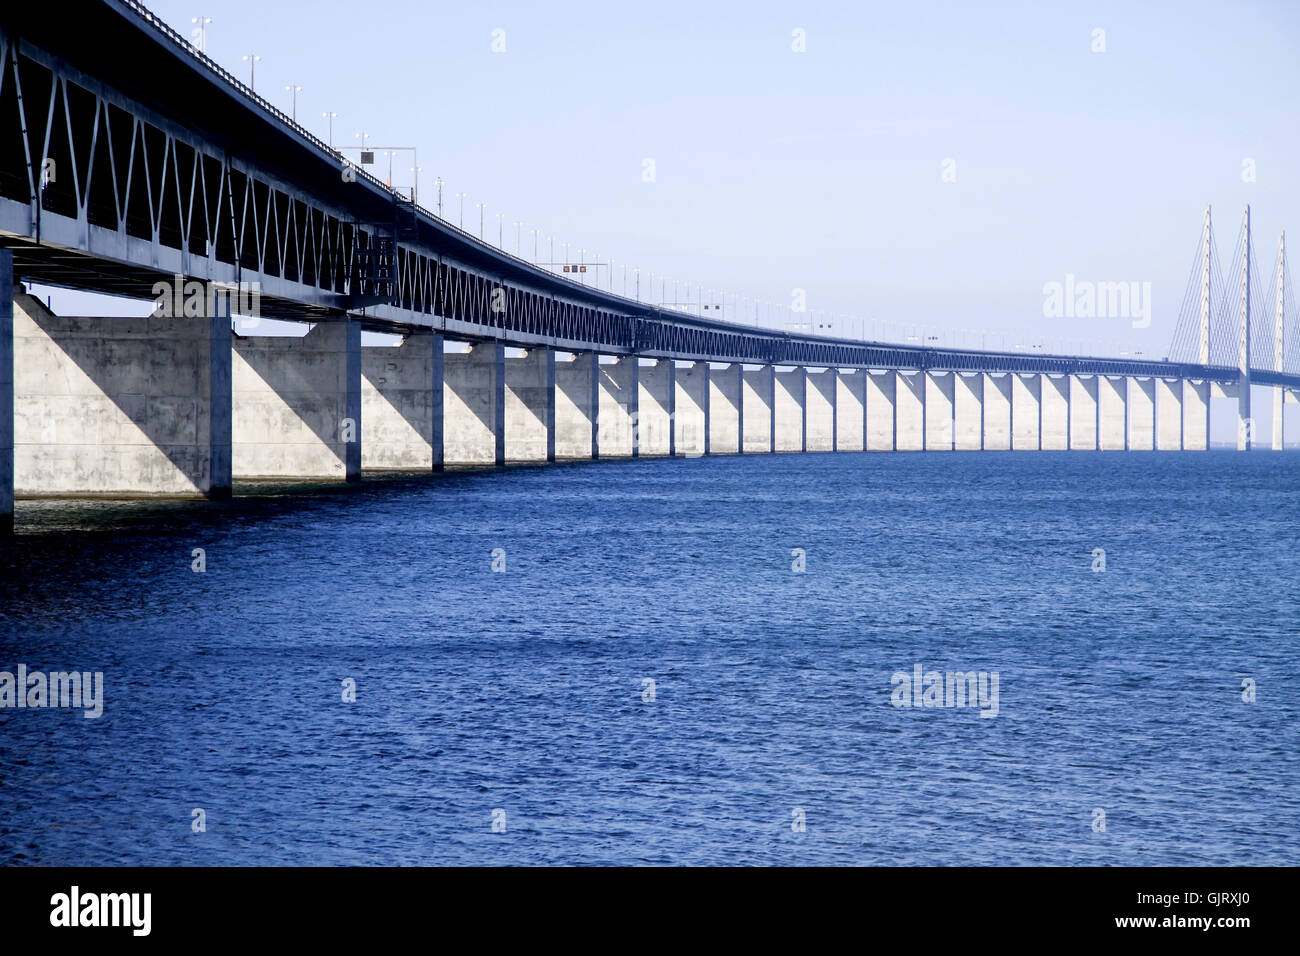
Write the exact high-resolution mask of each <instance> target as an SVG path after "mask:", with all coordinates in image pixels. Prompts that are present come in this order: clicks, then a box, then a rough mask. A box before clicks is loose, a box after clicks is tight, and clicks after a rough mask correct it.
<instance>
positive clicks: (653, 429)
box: [637, 359, 677, 455]
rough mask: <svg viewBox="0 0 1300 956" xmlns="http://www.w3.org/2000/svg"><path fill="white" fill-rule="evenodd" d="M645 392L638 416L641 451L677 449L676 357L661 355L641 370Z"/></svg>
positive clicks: (657, 452) (661, 452)
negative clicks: (674, 437) (664, 357)
mask: <svg viewBox="0 0 1300 956" xmlns="http://www.w3.org/2000/svg"><path fill="white" fill-rule="evenodd" d="M640 382H641V386H640V387H641V392H640V395H639V396H638V399H637V401H638V405H637V408H638V410H639V412H640V414H639V416H638V418H637V426H638V436H639V439H640V453H641V454H643V455H671V454H672V453H673V419H674V418H675V417H676V413H675V408H676V402H677V388H676V382H677V367H676V365H675V364H674V363H673V360H672V359H659V360H658V361H657V362H655V364H654V365H649V366H646V367H645V368H643V369H641V372H640Z"/></svg>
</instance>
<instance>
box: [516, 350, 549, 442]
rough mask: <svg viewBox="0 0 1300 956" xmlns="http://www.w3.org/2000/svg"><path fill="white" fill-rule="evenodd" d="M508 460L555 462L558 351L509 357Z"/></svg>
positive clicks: (531, 352) (529, 352) (541, 351)
mask: <svg viewBox="0 0 1300 956" xmlns="http://www.w3.org/2000/svg"><path fill="white" fill-rule="evenodd" d="M505 379H506V387H505V410H506V411H505V432H506V446H505V457H506V461H519V462H539V461H541V462H545V461H555V352H554V350H552V349H548V348H535V349H529V350H528V351H527V352H525V353H524V354H523V355H521V356H517V357H514V358H507V359H506V360H505Z"/></svg>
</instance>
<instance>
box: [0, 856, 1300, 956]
mask: <svg viewBox="0 0 1300 956" xmlns="http://www.w3.org/2000/svg"><path fill="white" fill-rule="evenodd" d="M1293 883H1294V872H1293V871H1290V870H1286V869H1257V868H1224V869H1198V868H1130V869H1101V868H1095V869H1088V868H1079V869H1064V868H1062V869H1033V868H988V869H985V868H970V869H939V868H933V869H919V868H895V869H889V868H881V869H620V870H606V869H590V868H570V869H548V870H535V869H447V870H441V869H424V868H409V869H379V868H364V867H359V868H344V869H314V868H283V869H281V868H266V869H256V868H213V869H197V868H177V869H143V868H124V869H108V868H85V869H76V868H68V869H63V868H49V869H46V868H19V867H10V868H6V869H0V925H3V926H4V938H5V941H6V944H9V943H14V942H17V941H19V940H22V939H28V938H33V937H35V938H40V939H42V940H44V939H48V940H49V941H51V942H55V943H57V942H58V941H59V938H60V937H64V938H66V939H67V940H68V941H72V942H75V943H78V944H84V943H86V942H95V941H98V940H103V941H108V940H109V939H114V940H116V941H117V942H118V943H127V944H128V945H130V944H132V943H140V944H148V943H150V942H152V941H157V942H162V943H165V944H172V943H188V942H201V943H219V942H227V941H229V942H245V941H248V942H277V941H281V940H283V941H286V942H288V941H292V942H293V943H294V944H295V945H300V944H302V943H304V942H309V941H311V940H313V939H319V940H320V941H321V942H324V943H340V942H344V941H345V940H346V939H348V938H352V937H355V936H356V935H357V934H363V935H364V937H365V938H366V940H367V941H368V942H379V941H383V940H385V939H387V938H392V939H393V940H394V941H395V942H396V941H401V940H403V939H407V938H410V936H411V934H412V933H416V934H419V935H420V936H423V937H424V938H429V935H430V934H432V939H433V940H434V941H435V942H436V941H437V940H440V939H442V938H443V936H444V935H445V934H446V933H448V932H457V935H456V936H455V937H448V938H449V939H463V938H464V937H463V935H461V934H463V933H469V934H471V938H472V937H478V938H480V939H483V940H484V941H487V940H489V939H490V940H494V941H495V940H499V939H500V938H501V937H502V936H503V935H508V934H511V933H521V934H525V935H528V936H530V937H532V938H534V939H537V938H538V936H539V934H541V935H543V936H545V935H550V934H552V933H561V934H563V937H564V938H565V939H566V940H570V941H572V940H577V939H581V938H583V937H590V938H592V939H593V940H601V941H604V942H605V943H606V944H613V945H617V944H618V940H619V938H620V936H619V935H617V934H618V932H619V930H618V927H620V926H621V927H623V930H624V931H626V932H627V933H628V934H629V935H628V936H627V937H626V938H627V939H628V940H636V939H642V940H643V941H646V942H647V943H649V942H650V941H651V940H652V939H658V940H659V941H660V942H661V943H663V942H667V940H668V939H677V940H681V939H683V937H680V936H675V935H672V936H665V935H664V934H669V933H675V932H676V931H677V930H681V931H683V932H688V933H689V938H691V939H692V940H693V941H698V939H699V938H700V937H703V936H710V935H717V936H720V937H723V938H729V939H731V940H733V941H734V940H735V939H736V938H737V937H744V936H746V935H749V934H760V935H762V936H763V937H765V938H769V939H770V938H771V937H773V936H774V935H787V934H796V935H798V936H800V937H802V938H803V939H804V940H805V941H806V942H811V941H812V940H814V939H817V938H822V937H825V938H835V937H842V935H843V933H845V932H848V933H849V934H850V936H851V938H856V939H868V940H871V941H873V942H874V941H878V940H888V939H893V938H898V939H900V940H911V941H912V942H920V941H922V940H924V939H927V938H931V937H932V936H933V937H937V938H939V939H942V938H945V937H947V936H948V935H950V934H956V935H961V934H969V933H972V932H973V933H976V934H977V935H976V936H973V937H971V936H967V937H966V939H967V942H968V943H970V944H971V945H975V944H977V943H978V944H979V945H988V944H990V943H991V942H993V941H994V940H997V939H1005V938H1008V937H1015V936H1017V935H1019V934H1021V933H1026V934H1034V935H1039V934H1041V933H1044V932H1046V933H1048V934H1050V935H1051V936H1054V937H1064V938H1067V939H1075V938H1078V939H1094V938H1098V937H1105V938H1108V939H1116V940H1118V939H1122V938H1124V937H1134V938H1136V939H1138V940H1141V941H1143V942H1144V943H1151V942H1156V941H1159V940H1168V941H1170V942H1176V943H1178V944H1179V945H1184V944H1186V943H1187V942H1189V941H1190V940H1191V939H1193V938H1199V939H1203V940H1206V941H1207V942H1212V944H1213V945H1233V944H1238V943H1243V942H1245V943H1248V942H1251V941H1252V940H1256V939H1263V938H1264V935H1265V934H1267V935H1268V936H1269V937H1272V936H1274V935H1276V934H1278V933H1280V932H1284V931H1285V929H1286V925H1287V923H1288V922H1289V921H1290V914H1284V913H1283V907H1284V905H1285V903H1286V902H1287V900H1288V899H1289V896H1290V893H1291V890H1290V886H1291V885H1292V884H1293ZM611 931H612V932H614V933H615V935H613V936H611V935H609V934H610V933H611Z"/></svg>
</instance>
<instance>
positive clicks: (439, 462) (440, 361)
mask: <svg viewBox="0 0 1300 956" xmlns="http://www.w3.org/2000/svg"><path fill="white" fill-rule="evenodd" d="M430 338H432V339H433V341H432V342H430V343H429V348H430V350H431V354H430V356H429V362H430V364H429V425H430V432H429V436H430V437H429V451H430V453H431V456H432V458H433V470H434V471H442V470H443V469H444V468H445V467H446V464H447V452H446V447H447V442H446V438H445V436H446V424H447V417H446V406H447V399H446V392H445V387H446V386H445V374H444V373H445V370H446V357H445V353H446V342H445V340H444V338H443V335H442V333H441V332H437V333H434V334H433V335H431V336H430ZM362 414H365V413H364V412H363V413H362Z"/></svg>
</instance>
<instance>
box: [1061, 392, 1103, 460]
mask: <svg viewBox="0 0 1300 956" xmlns="http://www.w3.org/2000/svg"><path fill="white" fill-rule="evenodd" d="M1067 381H1068V382H1069V385H1068V386H1067V393H1066V394H1067V395H1068V396H1069V400H1070V429H1069V435H1068V439H1067V440H1068V442H1069V447H1070V450H1071V451H1079V450H1083V449H1091V450H1096V449H1098V448H1100V447H1101V446H1100V445H1099V444H1098V443H1097V438H1098V436H1099V435H1100V434H1101V432H1100V430H1099V429H1098V427H1097V426H1098V425H1099V423H1100V421H1101V419H1100V417H1099V414H1098V404H1097V389H1098V388H1099V385H1098V381H1097V376H1096V375H1086V376H1085V375H1070V376H1068V379H1067Z"/></svg>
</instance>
